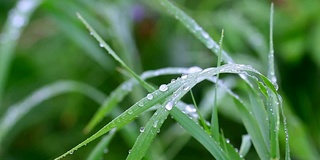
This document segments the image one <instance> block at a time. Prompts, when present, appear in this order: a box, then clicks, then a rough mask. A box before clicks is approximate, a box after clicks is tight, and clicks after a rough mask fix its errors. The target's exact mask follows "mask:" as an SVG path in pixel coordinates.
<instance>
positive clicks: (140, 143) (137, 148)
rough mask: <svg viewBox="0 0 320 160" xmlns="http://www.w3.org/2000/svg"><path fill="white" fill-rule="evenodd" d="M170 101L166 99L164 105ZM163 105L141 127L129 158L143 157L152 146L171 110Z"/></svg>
mask: <svg viewBox="0 0 320 160" xmlns="http://www.w3.org/2000/svg"><path fill="white" fill-rule="evenodd" d="M166 103H168V101H166V102H165V103H164V105H165V104H166ZM164 105H162V106H161V107H160V108H159V109H158V110H157V111H156V112H155V113H154V114H153V116H152V117H151V119H150V120H149V121H148V123H147V125H146V126H145V127H143V128H141V129H140V132H141V133H140V135H139V137H138V138H137V140H136V142H135V144H134V146H133V147H132V149H131V150H130V153H129V155H128V157H127V158H126V159H127V160H140V159H142V158H143V157H144V156H145V154H146V152H147V150H148V149H149V148H150V145H151V143H152V141H153V139H154V138H155V136H156V135H157V133H158V132H159V131H160V127H161V126H162V124H163V122H164V120H165V119H166V118H167V117H168V115H169V112H168V111H167V110H166V108H165V107H164Z"/></svg>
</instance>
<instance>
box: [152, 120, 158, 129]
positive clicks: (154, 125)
mask: <svg viewBox="0 0 320 160" xmlns="http://www.w3.org/2000/svg"><path fill="white" fill-rule="evenodd" d="M157 126H158V120H156V121H154V123H153V127H154V128H156V127H157Z"/></svg>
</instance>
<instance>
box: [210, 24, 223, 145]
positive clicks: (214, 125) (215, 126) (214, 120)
mask: <svg viewBox="0 0 320 160" xmlns="http://www.w3.org/2000/svg"><path fill="white" fill-rule="evenodd" d="M223 36H224V31H223V30H222V32H221V38H220V41H219V52H218V59H217V67H220V65H221V52H222V43H223ZM218 80H219V73H218V74H217V82H218ZM217 90H218V85H217V84H216V85H215V94H214V104H213V108H212V113H211V134H212V137H213V138H214V139H215V140H216V141H218V140H219V119H218V106H217Z"/></svg>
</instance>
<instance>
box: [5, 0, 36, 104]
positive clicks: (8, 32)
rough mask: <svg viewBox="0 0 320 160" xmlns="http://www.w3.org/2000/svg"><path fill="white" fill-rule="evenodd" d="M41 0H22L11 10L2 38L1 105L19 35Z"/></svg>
mask: <svg viewBox="0 0 320 160" xmlns="http://www.w3.org/2000/svg"><path fill="white" fill-rule="evenodd" d="M41 2H42V1H41V0H20V1H18V2H17V4H16V6H15V8H14V9H12V10H11V11H10V14H9V16H8V19H7V21H6V23H5V25H4V26H3V31H2V33H1V38H0V105H1V98H2V94H3V91H4V86H5V81H6V78H7V74H8V70H9V67H10V62H11V60H12V58H13V52H14V48H15V47H16V45H17V43H18V40H19V37H20V35H21V33H22V31H23V29H24V27H25V26H26V25H27V24H28V21H29V19H30V17H31V15H32V13H33V12H34V10H35V9H36V8H37V7H38V6H39V5H40V3H41Z"/></svg>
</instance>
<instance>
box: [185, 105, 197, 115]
mask: <svg viewBox="0 0 320 160" xmlns="http://www.w3.org/2000/svg"><path fill="white" fill-rule="evenodd" d="M196 111H197V110H196V109H195V108H194V107H193V106H192V105H187V106H186V112H188V113H194V112H196Z"/></svg>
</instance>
